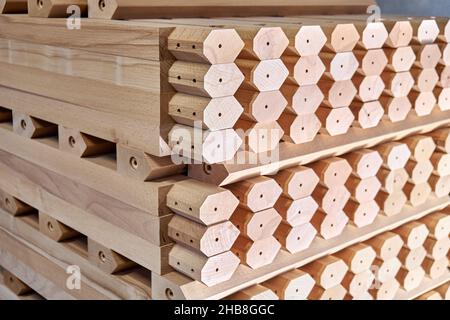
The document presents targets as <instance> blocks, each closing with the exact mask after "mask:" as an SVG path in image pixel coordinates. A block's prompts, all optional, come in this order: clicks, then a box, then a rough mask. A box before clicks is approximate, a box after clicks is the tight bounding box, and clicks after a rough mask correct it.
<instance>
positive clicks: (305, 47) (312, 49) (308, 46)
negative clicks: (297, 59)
mask: <svg viewBox="0 0 450 320" xmlns="http://www.w3.org/2000/svg"><path fill="white" fill-rule="evenodd" d="M326 42H327V37H326V36H325V33H323V31H322V28H321V27H320V26H302V27H300V30H299V31H298V33H297V34H296V36H295V48H296V49H297V51H298V53H299V55H300V56H310V55H317V54H319V52H320V51H321V50H322V48H323V47H324V45H325V43H326Z"/></svg>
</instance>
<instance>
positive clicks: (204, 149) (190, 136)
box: [168, 124, 242, 164]
mask: <svg viewBox="0 0 450 320" xmlns="http://www.w3.org/2000/svg"><path fill="white" fill-rule="evenodd" d="M168 142H169V146H170V147H171V148H172V151H173V152H174V153H175V154H177V155H179V158H178V159H177V158H176V157H175V158H176V159H177V161H182V159H183V158H187V159H188V163H202V162H205V163H208V164H211V163H219V162H223V161H227V160H230V159H231V158H233V156H234V155H235V154H236V152H237V150H238V149H239V147H240V146H241V144H242V139H241V138H240V137H239V135H238V134H237V133H236V131H235V130H233V129H225V130H220V131H209V130H202V129H200V128H195V127H190V126H185V125H181V124H177V125H174V126H173V127H172V129H171V130H170V132H169V136H168Z"/></svg>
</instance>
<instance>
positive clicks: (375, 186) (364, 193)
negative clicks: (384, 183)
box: [353, 177, 381, 203]
mask: <svg viewBox="0 0 450 320" xmlns="http://www.w3.org/2000/svg"><path fill="white" fill-rule="evenodd" d="M380 188H381V182H380V180H378V178H377V177H370V178H367V179H362V180H357V185H356V188H355V190H354V192H353V196H354V197H355V198H356V199H357V200H359V202H360V203H365V202H369V201H372V200H373V199H375V196H376V195H377V194H378V191H379V190H380Z"/></svg>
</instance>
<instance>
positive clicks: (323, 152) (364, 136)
mask: <svg viewBox="0 0 450 320" xmlns="http://www.w3.org/2000/svg"><path fill="white" fill-rule="evenodd" d="M436 109H437V108H436ZM448 125H450V111H438V110H435V112H433V113H432V114H431V115H429V116H424V117H418V116H416V115H412V114H411V115H410V116H409V117H408V118H407V119H406V120H405V121H402V122H398V123H392V122H383V123H380V124H379V125H378V126H377V127H375V128H371V129H365V130H362V129H360V128H351V129H350V130H349V132H348V133H347V134H345V135H341V136H336V137H333V139H330V137H329V136H326V135H322V136H320V135H319V136H318V137H317V138H316V139H315V140H314V141H312V142H309V143H305V144H297V145H296V144H292V143H287V142H283V143H280V147H279V149H278V150H275V152H279V157H278V159H277V160H276V161H273V162H269V163H264V162H262V160H264V159H265V160H267V159H268V158H269V159H270V157H269V156H268V155H266V154H265V155H263V156H261V157H259V156H258V155H255V154H254V155H251V154H250V153H249V152H247V151H245V152H244V151H240V152H238V154H237V155H236V156H235V157H234V158H233V159H232V160H230V161H228V162H226V163H221V164H212V165H208V166H207V168H206V167H205V166H204V165H203V164H192V165H189V176H190V177H192V178H194V179H197V180H201V181H204V182H208V183H212V184H216V185H219V186H225V185H228V184H231V183H235V182H238V181H241V180H244V179H248V178H250V177H254V176H258V175H272V174H276V173H277V172H278V171H279V170H282V169H286V168H289V167H293V166H296V165H305V164H308V163H311V162H314V161H317V160H319V159H323V158H327V157H331V156H337V155H342V154H345V153H348V152H350V151H353V150H357V149H361V148H370V147H373V146H375V145H377V144H380V143H382V142H385V141H390V140H400V139H403V138H404V137H406V136H409V135H412V134H416V133H425V132H430V131H433V130H435V129H438V128H440V127H443V126H448ZM249 157H255V158H256V159H257V160H258V161H256V162H257V163H255V164H248V163H244V164H236V163H239V162H238V160H237V159H247V158H249ZM258 158H259V159H258Z"/></svg>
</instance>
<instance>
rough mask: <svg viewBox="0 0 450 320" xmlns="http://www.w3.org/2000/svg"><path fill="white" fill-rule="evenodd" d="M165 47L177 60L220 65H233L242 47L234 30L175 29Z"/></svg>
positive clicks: (240, 40) (242, 43) (241, 42)
mask: <svg viewBox="0 0 450 320" xmlns="http://www.w3.org/2000/svg"><path fill="white" fill-rule="evenodd" d="M167 47H168V49H169V50H170V52H171V53H172V54H173V55H174V56H175V58H177V59H178V60H184V61H192V62H201V63H210V64H222V63H233V62H234V60H235V59H236V58H237V56H238V55H239V53H240V52H241V50H242V49H243V47H244V41H243V40H242V39H241V38H240V37H239V34H238V33H237V32H236V30H234V29H212V30H209V28H189V27H185V28H182V27H178V28H176V29H175V30H174V31H173V32H172V33H171V34H170V35H169V37H168V39H167Z"/></svg>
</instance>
